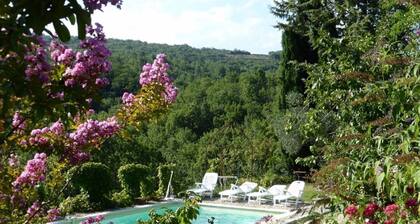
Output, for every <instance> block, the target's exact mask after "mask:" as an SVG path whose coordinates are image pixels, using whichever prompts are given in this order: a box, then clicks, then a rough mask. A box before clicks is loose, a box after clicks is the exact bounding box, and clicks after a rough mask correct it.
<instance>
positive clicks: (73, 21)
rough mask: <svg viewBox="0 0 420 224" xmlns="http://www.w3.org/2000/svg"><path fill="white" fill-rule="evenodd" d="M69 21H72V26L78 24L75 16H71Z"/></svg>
mask: <svg viewBox="0 0 420 224" xmlns="http://www.w3.org/2000/svg"><path fill="white" fill-rule="evenodd" d="M67 19H68V20H69V21H70V23H71V25H74V24H75V23H76V18H75V17H74V14H71V15H69V16H68V17H67Z"/></svg>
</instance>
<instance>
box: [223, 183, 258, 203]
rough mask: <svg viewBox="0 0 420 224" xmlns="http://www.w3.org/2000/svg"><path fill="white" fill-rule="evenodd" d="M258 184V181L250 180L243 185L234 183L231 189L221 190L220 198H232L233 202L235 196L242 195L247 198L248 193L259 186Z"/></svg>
mask: <svg viewBox="0 0 420 224" xmlns="http://www.w3.org/2000/svg"><path fill="white" fill-rule="evenodd" d="M257 186H258V184H257V183H254V182H248V181H247V182H245V183H243V184H241V186H238V185H235V184H232V185H231V187H230V189H229V190H225V191H222V192H219V195H220V200H230V201H231V202H233V199H234V198H240V197H242V198H243V199H244V200H245V199H246V194H248V193H250V192H252V191H253V190H254V189H255V188H257Z"/></svg>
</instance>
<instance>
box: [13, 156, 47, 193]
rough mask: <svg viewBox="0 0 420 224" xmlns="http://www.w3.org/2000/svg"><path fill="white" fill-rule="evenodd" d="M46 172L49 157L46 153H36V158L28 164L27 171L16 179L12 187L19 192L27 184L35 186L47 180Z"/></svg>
mask: <svg viewBox="0 0 420 224" xmlns="http://www.w3.org/2000/svg"><path fill="white" fill-rule="evenodd" d="M46 171H47V155H46V154H45V153H36V154H35V156H34V158H33V159H31V160H29V161H28V162H27V164H26V166H25V170H24V171H23V172H22V173H21V174H20V176H19V177H18V178H16V180H15V181H14V182H13V183H12V185H13V187H14V189H15V190H19V189H20V187H21V186H23V185H25V184H27V185H29V186H35V185H36V184H38V183H39V182H42V181H44V180H45V173H46Z"/></svg>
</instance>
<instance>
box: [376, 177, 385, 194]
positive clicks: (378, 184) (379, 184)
mask: <svg viewBox="0 0 420 224" xmlns="http://www.w3.org/2000/svg"><path fill="white" fill-rule="evenodd" d="M384 178H385V173H381V174H379V175H378V176H376V190H378V192H381V190H382V183H383V181H384Z"/></svg>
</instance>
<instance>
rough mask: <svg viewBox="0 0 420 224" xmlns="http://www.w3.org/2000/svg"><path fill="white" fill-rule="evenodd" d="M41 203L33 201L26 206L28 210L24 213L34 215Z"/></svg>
mask: <svg viewBox="0 0 420 224" xmlns="http://www.w3.org/2000/svg"><path fill="white" fill-rule="evenodd" d="M40 207H41V205H40V204H39V202H38V201H36V202H34V203H33V204H32V205H31V207H29V208H28V210H27V211H26V215H27V216H29V217H34V216H35V214H36V213H37V212H38V210H39V209H40Z"/></svg>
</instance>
